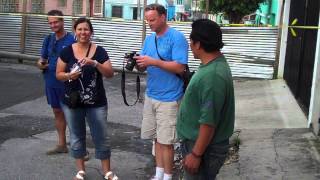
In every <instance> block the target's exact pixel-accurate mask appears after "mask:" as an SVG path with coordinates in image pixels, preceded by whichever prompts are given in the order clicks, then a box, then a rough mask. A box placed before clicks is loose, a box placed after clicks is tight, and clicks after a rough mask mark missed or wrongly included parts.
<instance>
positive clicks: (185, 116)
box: [177, 56, 235, 143]
mask: <svg viewBox="0 0 320 180" xmlns="http://www.w3.org/2000/svg"><path fill="white" fill-rule="evenodd" d="M234 119H235V104H234V89H233V80H232V75H231V71H230V67H229V65H228V63H227V61H226V59H225V57H224V56H220V57H218V58H217V59H215V60H214V61H211V62H209V63H208V64H206V65H200V67H199V69H198V71H197V72H196V73H195V74H194V76H193V77H192V79H191V81H190V83H189V85H188V88H187V90H186V92H185V94H184V97H183V99H182V102H181V105H180V109H179V113H178V120H177V132H178V137H179V138H180V139H182V140H184V139H188V140H193V141H195V140H196V139H197V138H198V134H199V128H200V124H207V125H210V126H213V127H215V135H214V137H213V140H212V142H211V143H219V142H221V141H223V140H227V139H228V138H229V137H230V136H231V135H232V133H233V131H234Z"/></svg>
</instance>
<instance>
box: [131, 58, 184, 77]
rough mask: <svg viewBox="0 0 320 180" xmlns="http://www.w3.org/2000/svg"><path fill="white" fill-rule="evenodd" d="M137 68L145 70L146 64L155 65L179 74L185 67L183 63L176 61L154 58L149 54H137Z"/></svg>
mask: <svg viewBox="0 0 320 180" xmlns="http://www.w3.org/2000/svg"><path fill="white" fill-rule="evenodd" d="M136 60H137V65H138V70H139V69H141V70H143V69H144V70H145V69H146V68H147V67H148V66H156V67H159V68H161V69H164V70H166V71H169V72H171V73H175V74H180V73H182V72H183V70H184V69H185V65H184V64H180V63H178V62H176V61H163V60H160V59H155V58H152V57H150V56H137V57H136Z"/></svg>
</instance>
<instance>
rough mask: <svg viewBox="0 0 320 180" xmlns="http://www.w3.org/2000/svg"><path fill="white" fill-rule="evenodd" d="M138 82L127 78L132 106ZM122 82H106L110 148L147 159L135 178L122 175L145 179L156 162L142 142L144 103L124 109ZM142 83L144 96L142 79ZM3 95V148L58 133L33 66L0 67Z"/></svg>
mask: <svg viewBox="0 0 320 180" xmlns="http://www.w3.org/2000/svg"><path fill="white" fill-rule="evenodd" d="M135 78H136V75H129V74H128V75H127V83H126V88H127V89H126V93H127V98H128V101H129V102H130V103H132V102H133V101H134V100H135V96H136V89H135V86H136V85H135ZM120 80H121V75H120V74H117V73H116V75H115V76H114V77H113V78H112V79H108V80H104V85H105V88H106V93H107V97H108V104H109V111H108V112H109V113H108V130H107V131H108V134H109V136H110V140H111V147H112V150H113V151H114V152H121V153H123V152H127V153H133V154H136V155H139V156H143V157H144V158H146V159H147V161H146V162H145V163H146V164H147V166H146V167H144V168H138V169H137V170H136V171H139V172H136V174H135V172H130V171H129V169H128V172H122V174H121V173H120V174H119V175H120V176H122V177H126V176H130V175H131V176H132V174H133V175H134V176H136V179H145V178H147V177H150V176H151V174H152V168H153V158H152V155H151V146H152V143H151V142H150V141H144V140H141V139H140V124H141V119H142V114H141V111H142V103H141V102H139V103H138V104H137V105H135V106H131V107H128V106H126V105H124V103H123V100H122V96H121V90H120V89H121V88H120ZM141 80H142V83H141V96H143V92H144V87H145V84H144V77H143V76H142V77H141ZM0 93H1V96H0V132H1V133H0V147H1V145H2V144H3V143H5V142H6V141H7V142H8V141H9V140H11V139H17V138H28V137H34V136H37V135H39V134H41V133H46V132H55V128H54V123H53V114H52V112H51V109H50V108H49V106H48V105H47V103H46V98H45V96H44V82H43V79H42V74H41V72H40V71H39V70H38V69H37V68H35V67H34V66H30V65H22V64H6V63H0ZM87 147H88V148H92V149H93V144H92V141H91V137H90V135H88V136H87ZM0 152H1V150H0ZM115 156H117V154H115ZM132 158H134V157H132ZM129 160H130V159H129ZM132 162H134V161H132ZM133 166H134V165H133ZM17 168H19V167H17ZM0 169H1V168H0ZM0 171H1V170H0ZM7 171H9V170H7ZM141 171H142V172H143V173H141ZM0 175H1V173H0ZM0 179H1V178H0Z"/></svg>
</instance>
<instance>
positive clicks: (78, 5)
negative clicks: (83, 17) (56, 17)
mask: <svg viewBox="0 0 320 180" xmlns="http://www.w3.org/2000/svg"><path fill="white" fill-rule="evenodd" d="M82 2H83V0H73V5H72V10H73V15H80V14H82V9H83V4H82Z"/></svg>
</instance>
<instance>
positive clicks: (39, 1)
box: [31, 0, 44, 13]
mask: <svg viewBox="0 0 320 180" xmlns="http://www.w3.org/2000/svg"><path fill="white" fill-rule="evenodd" d="M43 12H44V1H43V0H32V1H31V13H43Z"/></svg>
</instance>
